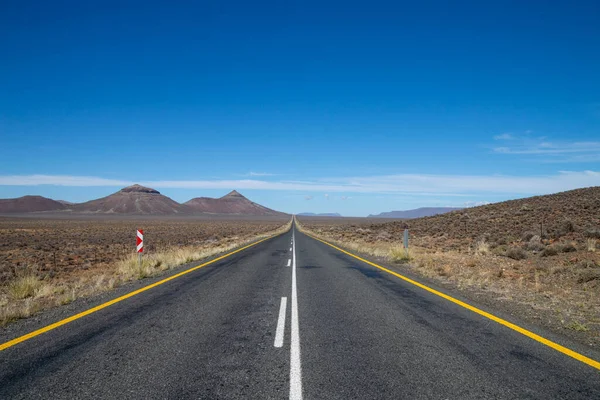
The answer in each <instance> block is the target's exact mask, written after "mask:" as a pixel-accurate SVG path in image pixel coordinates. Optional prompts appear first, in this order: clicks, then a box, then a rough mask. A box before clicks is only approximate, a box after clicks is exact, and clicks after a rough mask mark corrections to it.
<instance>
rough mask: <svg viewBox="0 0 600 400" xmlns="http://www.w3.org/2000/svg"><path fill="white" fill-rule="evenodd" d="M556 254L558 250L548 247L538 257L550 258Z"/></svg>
mask: <svg viewBox="0 0 600 400" xmlns="http://www.w3.org/2000/svg"><path fill="white" fill-rule="evenodd" d="M557 254H558V250H557V249H556V247H554V246H548V247H546V248H545V249H544V250H542V252H541V253H540V257H552V256H555V255H557Z"/></svg>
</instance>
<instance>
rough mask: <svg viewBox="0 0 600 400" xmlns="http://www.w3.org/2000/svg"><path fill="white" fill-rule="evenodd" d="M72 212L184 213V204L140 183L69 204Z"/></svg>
mask: <svg viewBox="0 0 600 400" xmlns="http://www.w3.org/2000/svg"><path fill="white" fill-rule="evenodd" d="M70 208H71V209H72V210H73V211H74V212H81V213H94V214H144V215H146V214H151V215H166V214H186V213H189V212H190V211H191V210H190V209H189V208H188V207H186V206H185V205H182V204H179V203H177V202H176V201H174V200H172V199H170V198H168V197H167V196H163V195H162V194H160V192H159V191H158V190H154V189H151V188H147V187H144V186H140V185H133V186H128V187H126V188H123V189H121V190H119V191H118V192H116V193H113V194H111V195H110V196H107V197H103V198H101V199H97V200H91V201H88V202H86V203H80V204H74V205H72V206H70Z"/></svg>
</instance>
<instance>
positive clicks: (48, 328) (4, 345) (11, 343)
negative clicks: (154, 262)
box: [0, 233, 281, 351]
mask: <svg viewBox="0 0 600 400" xmlns="http://www.w3.org/2000/svg"><path fill="white" fill-rule="evenodd" d="M279 235H281V233H280V234H277V235H273V236H269V237H268V238H265V239H262V240H259V241H258V242H254V243H251V244H249V245H247V246H244V247H242V248H239V249H237V250H235V251H232V252H230V253H227V254H224V255H222V256H220V257H217V258H215V259H213V260H210V261H207V262H205V263H204V264H200V265H197V266H195V267H192V268H190V269H186V270H185V271H182V272H179V273H177V274H175V275H172V276H169V277H168V278H165V279H162V280H160V281H158V282H155V283H152V284H150V285H148V286H144V287H143V288H140V289H137V290H134V291H133V292H129V293H127V294H125V295H123V296H121V297H117V298H116V299H113V300H110V301H107V302H106V303H102V304H100V305H98V306H96V307H93V308H90V309H89V310H85V311H82V312H80V313H79V314H75V315H73V316H70V317H68V318H65V319H63V320H60V321H58V322H55V323H53V324H50V325H48V326H45V327H43V328H40V329H38V330H36V331H33V332H30V333H28V334H26V335H23V336H20V337H18V338H16V339H12V340H9V341H8V342H6V343H2V344H0V351H2V350H6V349H8V348H9V347H12V346H14V345H16V344H19V343H21V342H24V341H26V340H29V339H31V338H34V337H36V336H38V335H41V334H42V333H45V332H48V331H51V330H53V329H56V328H58V327H59V326H63V325H66V324H68V323H69V322H73V321H75V320H77V319H79V318H83V317H85V316H86V315H90V314H93V313H95V312H96V311H100V310H102V309H103V308H106V307H108V306H112V305H113V304H116V303H119V302H121V301H123V300H125V299H128V298H130V297H133V296H136V295H138V294H140V293H142V292H145V291H146V290H150V289H152V288H155V287H157V286H160V285H162V284H163V283H167V282H169V281H172V280H173V279H176V278H179V277H180V276H183V275H186V274H189V273H190V272H194V271H196V270H198V269H200V268H202V267H206V266H207V265H210V264H213V263H215V262H217V261H220V260H222V259H224V258H227V257H229V256H231V255H233V254H235V253H239V252H240V251H243V250H246V249H247V248H249V247H252V246H256V245H257V244H259V243H262V242H264V241H265V240H269V239H271V238H274V237H275V236H279Z"/></svg>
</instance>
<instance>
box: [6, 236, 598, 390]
mask: <svg viewBox="0 0 600 400" xmlns="http://www.w3.org/2000/svg"><path fill="white" fill-rule="evenodd" d="M51 322H53V321H51ZM40 326H41V325H40ZM22 333H27V332H22ZM12 338H13V337H2V341H1V342H6V341H7V340H9V339H12ZM584 351H587V350H584ZM587 354H588V355H590V354H589V351H588V353H587ZM591 356H592V357H593V356H594V354H592V355H591ZM596 359H597V358H596ZM0 398H1V399H37V398H49V399H75V398H76V399H98V398H101V399H117V398H118V399H150V398H159V399H185V398H192V399H285V398H298V399H299V398H304V399H600V372H599V371H598V369H595V368H593V367H591V366H589V365H586V364H584V363H582V362H580V361H578V360H576V359H573V358H571V357H569V356H567V355H565V354H562V353H560V352H558V351H556V350H554V349H552V348H550V347H548V346H546V345H544V344H542V343H539V342H537V341H535V340H532V339H530V338H528V337H526V336H524V335H522V334H520V333H518V332H515V331H514V330H511V329H508V328H506V327H505V326H502V325H500V324H498V323H496V322H493V321H490V320H489V319H487V318H485V317H482V316H481V315H478V314H476V313H473V312H472V311H469V310H467V309H465V308H463V307H460V306H458V305H456V304H453V303H451V302H449V301H447V300H445V299H443V298H440V297H439V296H436V295H434V294H432V293H429V292H427V291H425V290H423V289H421V288H418V287H416V286H414V285H411V284H409V283H406V282H404V281H402V280H400V279H398V278H397V277H394V276H392V275H390V274H387V273H386V272H383V271H381V270H379V269H377V268H375V267H373V266H370V265H367V264H366V263H363V262H361V261H359V260H357V259H355V258H352V257H350V256H349V255H346V254H343V253H341V252H340V251H338V250H336V249H333V248H332V247H330V246H327V245H326V244H323V243H321V242H319V241H317V240H315V239H313V238H310V237H309V236H306V235H304V234H302V233H300V232H299V231H297V230H296V229H295V228H294V229H292V230H291V231H290V232H288V233H285V234H283V235H280V236H277V237H275V238H271V239H268V240H266V241H264V242H262V243H259V244H257V245H255V246H253V247H250V248H248V249H246V250H243V251H241V252H238V253H236V254H234V255H231V256H229V257H227V258H225V259H222V260H220V261H217V262H215V263H213V264H210V265H207V266H205V267H203V268H200V269H198V270H195V271H193V272H191V273H189V274H186V275H184V276H180V277H178V278H176V279H173V280H171V281H169V282H166V283H164V284H161V285H159V286H156V287H154V288H152V289H150V290H147V291H145V292H143V293H140V294H138V295H136V296H133V297H131V298H128V299H126V300H123V301H120V302H118V303H116V304H114V305H111V306H110V307H106V308H104V309H102V310H100V311H97V312H95V313H93V314H90V315H87V316H85V317H83V318H79V319H77V320H74V321H72V322H70V323H68V324H66V325H63V326H60V327H58V328H56V329H53V330H50V331H48V332H45V333H43V334H40V335H39V336H36V337H33V338H30V339H29V340H26V341H23V342H21V343H18V344H16V345H14V346H12V347H9V348H7V349H5V350H3V351H0Z"/></svg>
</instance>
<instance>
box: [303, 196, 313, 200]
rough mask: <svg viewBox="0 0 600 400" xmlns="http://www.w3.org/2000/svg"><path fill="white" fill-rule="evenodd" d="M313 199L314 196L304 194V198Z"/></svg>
mask: <svg viewBox="0 0 600 400" xmlns="http://www.w3.org/2000/svg"><path fill="white" fill-rule="evenodd" d="M312 199H313V196H304V200H307V201H308V200H312Z"/></svg>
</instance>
